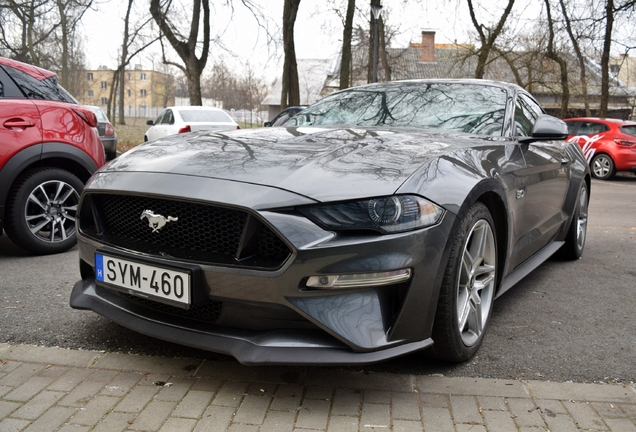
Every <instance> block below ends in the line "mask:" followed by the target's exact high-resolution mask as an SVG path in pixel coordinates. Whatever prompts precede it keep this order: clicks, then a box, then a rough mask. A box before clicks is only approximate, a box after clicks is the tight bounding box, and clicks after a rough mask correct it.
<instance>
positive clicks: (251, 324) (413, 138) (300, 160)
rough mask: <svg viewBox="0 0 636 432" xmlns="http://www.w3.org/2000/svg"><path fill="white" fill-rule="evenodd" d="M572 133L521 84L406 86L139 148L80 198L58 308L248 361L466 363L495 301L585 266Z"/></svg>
mask: <svg viewBox="0 0 636 432" xmlns="http://www.w3.org/2000/svg"><path fill="white" fill-rule="evenodd" d="M566 137H567V128H566V125H565V123H563V122H562V121H561V120H558V119H556V118H554V117H550V116H548V115H545V114H544V111H543V110H542V108H541V107H540V106H539V104H538V103H537V102H536V101H535V99H533V98H532V96H531V95H530V94H528V93H527V92H525V91H524V90H523V89H521V88H520V87H517V86H515V85H512V84H504V83H497V82H492V81H485V80H431V81H426V80H420V81H404V82H400V81H397V82H388V83H378V84H371V85H367V86H362V87H356V88H351V89H347V90H343V91H340V92H337V93H334V94H332V95H330V96H328V97H326V98H325V99H323V100H322V101H319V102H317V103H316V104H314V105H312V106H310V107H309V108H307V109H306V110H304V111H302V112H301V113H300V114H298V115H296V116H295V117H293V118H292V119H291V121H290V125H289V127H279V128H259V129H250V130H240V131H234V132H224V133H209V132H206V133H191V134H186V135H179V136H177V135H175V136H173V137H170V138H168V139H162V140H157V141H153V142H148V143H146V144H143V145H141V146H138V147H137V148H135V149H134V150H132V151H130V152H128V153H126V154H125V155H123V156H121V157H119V158H117V159H116V160H115V161H113V162H111V163H110V164H109V165H107V166H106V167H105V168H103V169H102V170H101V171H100V172H99V173H98V174H97V175H96V176H95V177H93V179H92V180H91V181H90V182H89V184H88V185H87V186H86V188H85V189H84V193H83V195H82V200H81V203H80V209H81V211H80V221H79V225H80V228H79V231H80V234H79V237H80V242H81V247H80V249H79V258H80V273H81V277H82V280H81V281H79V282H77V283H76V284H75V286H74V288H73V291H72V294H71V300H70V303H71V306H72V307H74V308H76V309H90V310H93V311H95V312H97V313H99V314H101V315H103V316H105V317H107V318H108V319H111V320H113V321H115V322H117V323H119V324H121V325H123V326H126V327H128V328H131V329H134V330H137V331H139V332H142V333H144V334H146V335H150V336H154V337H157V338H161V339H165V340H168V341H172V342H177V343H181V344H185V345H189V346H193V347H197V348H202V349H206V350H211V351H216V352H220V353H225V354H229V355H233V356H235V357H236V358H237V359H238V360H239V361H240V362H242V363H245V364H261V363H279V364H346V365H351V364H357V363H368V362H378V361H382V360H385V359H389V358H392V357H396V356H401V355H404V354H407V353H412V352H415V351H420V350H425V349H428V348H430V349H431V350H432V352H433V354H434V355H436V356H437V357H439V358H441V359H445V360H448V361H452V362H461V361H466V360H468V359H470V358H471V357H472V356H473V355H474V354H475V353H476V352H477V350H478V348H479V346H480V345H481V343H482V340H483V337H484V334H485V331H486V329H487V327H488V322H489V319H490V315H491V311H492V305H493V301H494V299H495V298H497V297H499V296H501V295H502V294H503V293H504V292H506V291H507V290H508V289H510V288H511V287H512V286H513V285H514V284H515V283H516V282H517V281H519V280H520V279H521V278H523V277H524V276H525V275H527V274H528V273H529V272H530V271H532V270H533V269H535V268H536V267H537V266H538V265H539V264H540V263H541V262H543V261H544V260H546V259H547V258H548V257H550V256H551V255H553V254H554V253H555V252H557V251H558V252H559V253H560V254H561V255H562V256H563V257H564V258H567V259H577V258H579V257H580V256H581V254H582V253H583V249H584V245H585V238H586V230H587V215H588V200H589V194H590V171H589V167H588V165H587V163H586V161H585V159H584V158H583V155H582V153H581V150H580V148H579V146H578V145H576V144H575V143H567V142H565V141H564V140H565V138H566Z"/></svg>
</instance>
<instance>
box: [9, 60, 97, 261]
mask: <svg viewBox="0 0 636 432" xmlns="http://www.w3.org/2000/svg"><path fill="white" fill-rule="evenodd" d="M0 124H1V125H2V127H0V235H1V234H2V231H3V229H4V231H5V232H6V233H7V234H8V235H9V237H10V238H11V240H12V241H13V242H14V243H15V244H16V245H18V246H20V247H21V248H23V249H26V250H28V251H31V252H33V253H38V254H49V253H56V252H62V251H65V250H67V249H69V248H70V247H72V246H73V245H75V242H76V227H75V222H76V220H75V218H76V215H77V205H78V203H79V199H80V193H81V191H82V189H83V187H84V183H85V182H86V181H87V180H88V178H89V177H90V176H91V175H92V174H93V173H94V172H95V171H97V169H98V168H99V167H100V166H102V165H103V164H104V148H103V147H102V143H101V142H100V140H99V136H98V135H97V130H96V129H95V126H97V118H96V117H95V114H94V113H93V112H92V111H90V110H88V109H86V108H84V107H82V106H81V105H79V104H78V103H77V101H76V100H75V99H74V98H73V96H71V95H70V94H69V93H68V92H67V91H66V90H64V88H62V87H61V86H60V85H59V84H58V82H57V76H56V75H55V74H54V73H53V72H50V71H47V70H44V69H41V68H38V67H35V66H32V65H29V64H25V63H21V62H17V61H14V60H10V59H6V58H1V57H0Z"/></svg>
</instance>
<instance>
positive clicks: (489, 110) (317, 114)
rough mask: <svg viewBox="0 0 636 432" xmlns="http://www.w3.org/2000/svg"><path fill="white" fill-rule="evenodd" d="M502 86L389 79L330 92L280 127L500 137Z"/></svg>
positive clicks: (502, 119)
mask: <svg viewBox="0 0 636 432" xmlns="http://www.w3.org/2000/svg"><path fill="white" fill-rule="evenodd" d="M506 96H507V95H506V91H505V90H504V89H502V88H500V87H496V86H488V85H484V84H481V83H480V84H470V83H468V84H467V83H439V82H438V83H417V82H405V83H399V84H396V83H391V84H390V85H386V84H380V85H374V86H366V87H360V88H355V89H350V90H345V91H342V92H338V93H335V94H333V95H331V96H328V97H326V98H325V99H323V100H321V101H319V102H317V103H315V104H314V105H312V106H311V107H309V108H307V109H306V110H304V111H302V112H300V113H299V114H297V115H296V116H295V117H293V118H292V119H290V120H289V122H288V123H287V124H286V126H337V125H349V126H352V125H357V126H394V127H395V126H402V127H417V128H425V129H436V130H442V131H447V132H466V133H472V134H480V135H494V136H501V135H502V131H503V124H504V118H505V107H506Z"/></svg>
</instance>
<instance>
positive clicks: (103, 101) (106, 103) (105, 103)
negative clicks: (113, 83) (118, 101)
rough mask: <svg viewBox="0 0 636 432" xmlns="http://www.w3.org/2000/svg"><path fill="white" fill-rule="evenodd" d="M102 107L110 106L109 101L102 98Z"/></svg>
mask: <svg viewBox="0 0 636 432" xmlns="http://www.w3.org/2000/svg"><path fill="white" fill-rule="evenodd" d="M102 105H108V99H107V98H105V97H103V98H102Z"/></svg>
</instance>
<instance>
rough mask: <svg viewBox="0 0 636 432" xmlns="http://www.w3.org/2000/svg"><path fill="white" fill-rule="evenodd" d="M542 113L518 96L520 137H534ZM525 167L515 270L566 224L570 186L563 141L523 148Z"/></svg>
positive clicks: (517, 193)
mask: <svg viewBox="0 0 636 432" xmlns="http://www.w3.org/2000/svg"><path fill="white" fill-rule="evenodd" d="M541 114H543V110H542V109H541V107H540V106H539V104H538V103H537V102H535V101H534V99H532V98H531V97H530V96H529V95H526V94H524V93H519V94H518V95H517V98H516V104H515V128H516V134H517V136H531V135H532V129H533V127H534V123H535V122H536V120H537V118H538V117H539V116H540V115H541ZM520 148H521V151H522V154H523V158H524V160H525V168H523V169H521V170H519V171H518V172H517V175H518V176H519V177H520V182H519V185H520V187H519V188H518V189H517V190H516V191H515V199H516V200H518V201H521V202H522V204H521V207H520V208H521V211H522V217H519V218H518V219H517V220H518V222H517V225H518V226H516V227H515V228H514V230H515V242H514V245H513V251H512V254H511V264H512V267H513V268H514V267H516V266H518V265H519V264H521V263H523V262H524V261H525V260H527V259H528V258H530V257H531V256H532V255H534V254H535V253H536V252H538V251H539V250H540V249H541V248H543V247H544V246H545V245H547V244H548V243H549V242H550V241H551V240H552V239H553V238H554V236H555V235H556V233H557V231H558V230H559V228H560V227H561V225H562V224H563V222H564V220H565V216H564V214H563V212H562V209H563V203H564V200H565V194H566V191H567V187H568V183H569V180H568V175H567V171H566V170H567V165H568V164H569V163H570V159H569V157H568V155H567V152H566V151H565V147H564V142H563V141H556V140H555V141H535V142H532V143H530V144H521V145H520Z"/></svg>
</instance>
